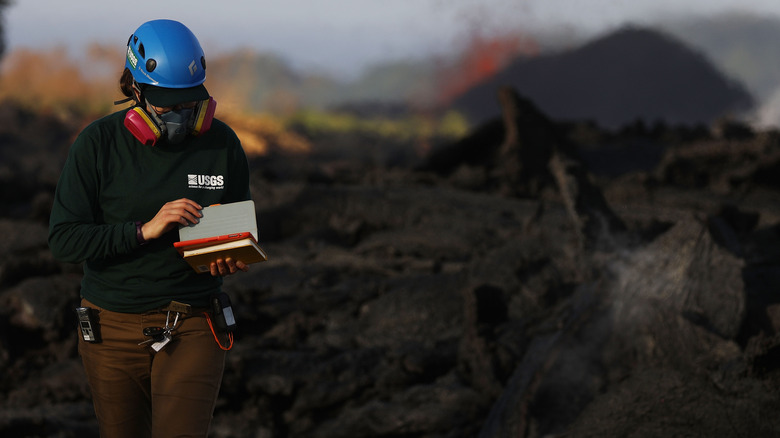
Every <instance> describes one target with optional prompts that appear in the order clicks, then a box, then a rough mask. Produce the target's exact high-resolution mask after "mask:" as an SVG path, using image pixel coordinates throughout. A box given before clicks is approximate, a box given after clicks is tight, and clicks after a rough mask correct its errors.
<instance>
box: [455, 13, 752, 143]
mask: <svg viewBox="0 0 780 438" xmlns="http://www.w3.org/2000/svg"><path fill="white" fill-rule="evenodd" d="M504 85H508V86H511V87H513V88H515V89H516V90H518V91H519V92H520V94H522V95H524V96H526V97H528V98H529V99H530V100H532V101H533V102H534V103H536V104H537V105H538V106H539V107H540V108H541V109H542V110H543V111H544V112H545V113H547V114H549V115H550V116H552V117H553V118H556V119H562V120H573V119H578V120H579V119H589V120H593V121H595V122H596V123H598V124H600V125H602V126H605V127H608V128H615V127H619V126H622V125H625V124H627V123H631V122H634V121H636V120H637V119H643V120H645V121H648V122H656V121H664V122H667V123H672V124H699V123H707V124H708V123H711V122H712V121H714V120H715V119H717V118H719V117H721V116H723V115H726V114H729V113H731V114H733V113H738V112H741V111H744V110H747V109H749V108H750V107H751V106H752V102H753V99H752V97H751V96H750V94H749V93H748V92H747V91H745V89H744V87H743V86H742V85H740V84H738V83H736V82H735V81H732V80H730V79H728V78H726V77H725V76H724V75H722V74H721V73H720V72H719V71H718V70H717V69H716V68H715V67H714V66H713V65H712V64H711V63H710V62H709V61H708V60H707V59H706V58H705V57H704V56H702V55H701V54H699V53H698V52H695V51H693V50H691V49H690V48H688V47H686V46H685V45H684V44H682V43H681V42H679V41H677V40H675V39H673V38H672V37H669V36H667V35H665V34H663V33H660V32H657V31H653V30H648V29H640V28H633V27H629V28H624V29H621V30H619V31H616V32H614V33H612V34H609V35H607V36H605V37H603V38H600V39H597V40H595V41H593V42H591V43H588V44H586V45H584V46H581V47H579V48H577V49H574V50H570V51H567V52H563V53H558V54H551V55H544V56H539V57H535V58H530V59H529V58H523V59H518V60H516V61H514V62H513V63H511V64H510V65H509V66H507V67H506V68H505V69H504V70H502V71H501V72H499V73H498V74H497V75H496V76H494V77H492V78H491V79H489V80H487V81H486V82H483V83H481V84H479V85H477V86H476V87H474V88H472V89H470V90H469V91H467V92H465V93H464V94H463V95H461V96H460V97H459V98H457V99H456V100H455V101H454V103H453V106H454V107H455V108H456V109H458V110H460V111H462V112H463V113H465V114H466V115H467V117H468V118H469V119H470V120H471V121H472V122H474V123H480V122H483V121H485V120H487V119H488V118H491V117H495V116H497V115H498V114H499V112H500V110H499V107H498V102H497V100H496V90H497V89H498V88H499V87H500V86H504Z"/></svg>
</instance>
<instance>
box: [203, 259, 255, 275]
mask: <svg viewBox="0 0 780 438" xmlns="http://www.w3.org/2000/svg"><path fill="white" fill-rule="evenodd" d="M209 268H210V270H211V275H213V276H214V277H218V276H221V275H230V274H235V273H236V272H238V271H243V272H246V271H248V270H249V266H248V265H247V264H246V263H244V262H242V261H240V260H238V261H236V260H233V259H231V258H229V257H228V258H227V259H224V260H223V259H217V261H216V262H212V263H211V266H209Z"/></svg>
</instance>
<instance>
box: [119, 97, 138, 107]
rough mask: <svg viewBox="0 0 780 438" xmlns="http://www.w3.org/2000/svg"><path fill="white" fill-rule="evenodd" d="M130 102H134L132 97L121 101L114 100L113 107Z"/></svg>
mask: <svg viewBox="0 0 780 438" xmlns="http://www.w3.org/2000/svg"><path fill="white" fill-rule="evenodd" d="M131 100H135V98H134V97H126V98H124V99H122V100H115V101H114V105H121V104H123V103H127V102H130V101H131Z"/></svg>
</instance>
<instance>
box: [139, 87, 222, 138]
mask: <svg viewBox="0 0 780 438" xmlns="http://www.w3.org/2000/svg"><path fill="white" fill-rule="evenodd" d="M216 108H217V101H216V100H214V98H212V97H209V98H208V99H206V100H202V101H200V102H198V103H197V104H196V105H195V106H194V107H192V108H181V109H178V110H171V111H168V112H166V113H163V114H157V113H156V112H155V111H153V110H151V109H150V110H149V111H146V110H144V108H142V107H141V106H140V105H139V106H134V107H133V108H130V109H129V110H128V111H127V114H126V115H125V121H124V125H125V127H126V128H127V129H128V130H129V131H130V132H131V133H132V134H133V136H134V137H135V138H137V139H138V141H140V142H141V143H143V144H145V145H148V146H154V145H156V144H157V142H158V141H159V140H160V139H161V138H165V139H167V140H168V142H170V143H173V144H178V143H181V142H182V141H184V139H185V138H187V136H188V135H193V136H199V135H202V134H203V133H205V132H206V131H208V130H209V129H210V128H211V122H212V121H213V120H214V111H215V110H216Z"/></svg>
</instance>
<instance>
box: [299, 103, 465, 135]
mask: <svg viewBox="0 0 780 438" xmlns="http://www.w3.org/2000/svg"><path fill="white" fill-rule="evenodd" d="M285 125H286V126H288V127H289V128H299V129H302V130H303V131H304V132H306V133H308V134H310V135H313V136H317V135H323V134H343V133H358V134H370V135H375V136H378V137H381V138H392V139H395V140H400V141H411V140H416V139H421V138H423V139H424V138H433V137H438V138H458V137H461V136H463V135H465V134H466V133H467V132H468V129H469V126H468V122H467V121H466V119H465V117H463V116H462V115H461V114H460V113H457V112H454V111H449V112H447V113H445V114H444V115H443V116H440V117H433V116H425V115H407V116H404V117H401V118H398V119H391V118H385V117H371V118H362V117H359V116H357V115H354V114H347V113H338V112H327V111H318V110H304V111H300V112H297V113H296V114H294V115H292V116H291V117H289V118H287V119H286V121H285Z"/></svg>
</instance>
